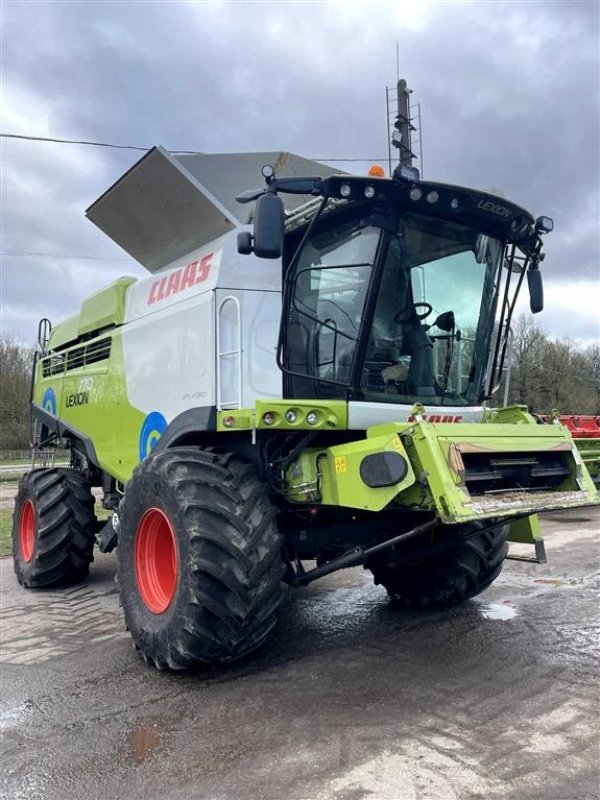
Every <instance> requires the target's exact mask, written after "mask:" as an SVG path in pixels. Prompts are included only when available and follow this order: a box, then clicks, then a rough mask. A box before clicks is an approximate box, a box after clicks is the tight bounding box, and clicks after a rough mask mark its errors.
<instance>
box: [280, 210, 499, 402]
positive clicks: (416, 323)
mask: <svg viewBox="0 0 600 800" xmlns="http://www.w3.org/2000/svg"><path fill="white" fill-rule="evenodd" d="M376 222H377V220H376V218H374V217H373V215H369V214H368V213H367V214H365V213H364V210H362V212H361V211H360V210H359V213H356V212H355V213H354V214H350V215H349V216H348V218H346V219H342V220H338V221H336V222H335V223H333V220H331V221H329V223H328V224H327V223H326V224H324V225H323V226H322V228H321V229H320V230H319V229H318V228H317V229H316V230H315V232H314V233H313V234H312V235H311V236H309V237H308V238H307V240H306V241H305V243H304V245H303V247H302V249H301V252H300V255H299V258H297V259H296V263H295V265H293V267H292V269H291V271H290V273H288V281H289V286H290V291H289V292H288V294H287V304H286V306H287V307H286V309H285V312H286V315H285V320H286V322H285V325H284V328H283V343H284V359H283V361H284V364H285V366H286V368H287V370H289V373H288V381H287V384H288V385H287V387H286V390H287V391H286V393H287V394H288V396H290V397H304V396H306V397H315V396H317V397H323V396H325V397H346V396H347V395H348V393H349V392H351V394H352V397H353V398H354V399H362V400H371V401H379V402H390V403H403V402H414V399H415V398H419V399H422V400H423V402H425V401H426V402H427V403H428V404H429V405H441V404H442V403H444V402H446V403H447V404H450V405H462V404H465V405H472V404H475V403H476V402H478V399H479V398H478V396H477V395H478V391H477V387H478V386H479V385H480V384H481V381H482V378H483V374H484V371H485V368H486V364H487V353H488V351H489V345H490V338H491V335H492V332H493V320H494V310H495V301H496V297H497V292H496V288H497V283H498V273H499V269H500V264H501V256H502V249H503V248H502V245H501V243H500V242H499V241H498V240H497V239H493V238H490V237H487V236H483V235H481V234H479V233H477V232H476V231H473V230H471V229H469V228H466V227H464V226H461V225H457V224H454V223H450V222H445V221H442V220H435V219H431V218H426V217H421V216H419V215H416V214H403V215H399V216H397V217H395V218H391V219H387V220H386V222H385V225H384V227H381V226H378V225H376V224H375V223H376ZM475 343H477V346H475Z"/></svg>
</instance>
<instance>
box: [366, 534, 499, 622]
mask: <svg viewBox="0 0 600 800" xmlns="http://www.w3.org/2000/svg"><path fill="white" fill-rule="evenodd" d="M508 530H509V526H508V525H500V526H498V527H497V528H492V529H490V530H486V531H484V532H482V533H473V529H472V527H471V526H469V527H467V526H465V528H464V530H463V531H462V532H461V531H456V529H455V530H454V531H453V533H454V534H455V538H454V540H453V542H452V543H451V544H450V545H449V546H448V547H447V548H446V549H444V550H442V551H441V552H439V551H436V552H435V553H433V554H432V555H430V556H428V555H427V554H426V553H425V554H423V553H420V554H419V556H418V557H417V558H415V559H414V560H411V559H410V558H408V559H407V557H406V556H404V557H402V558H400V554H399V553H397V552H396V551H395V549H394V548H393V547H391V548H389V549H388V550H383V551H382V552H381V553H379V554H378V555H377V556H376V557H375V558H374V559H372V560H371V562H370V563H369V564H368V565H367V566H368V568H369V569H370V570H371V572H372V573H373V580H374V582H375V583H376V584H381V585H382V586H384V587H385V588H386V589H387V591H388V594H389V595H390V597H391V599H392V600H393V601H394V602H395V603H397V604H398V605H404V606H408V607H416V608H419V607H420V608H426V607H428V606H438V607H439V606H447V605H455V604H457V603H463V602H464V601H465V600H469V599H470V598H471V597H475V596H476V595H478V594H480V593H481V592H483V591H485V589H487V588H488V586H490V584H491V583H492V582H493V581H494V580H496V578H497V577H498V575H499V574H500V572H501V570H502V565H503V562H504V559H505V558H506V555H507V553H508V545H507V543H506V537H507V536H508ZM436 534H437V535H436ZM436 534H434V536H435V539H437V543H439V542H440V540H441V541H443V536H444V535H452V534H450V531H448V532H447V534H445V533H444V528H443V527H442V526H440V528H438V529H437V530H436Z"/></svg>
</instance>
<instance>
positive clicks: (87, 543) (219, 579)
mask: <svg viewBox="0 0 600 800" xmlns="http://www.w3.org/2000/svg"><path fill="white" fill-rule="evenodd" d="M263 165H268V167H267V168H265V169H264V170H263V176H264V181H263V185H262V186H261V188H259V189H256V190H251V189H250V187H252V186H255V185H256V184H257V182H258V181H259V178H260V173H261V168H262V167H263ZM236 196H237V197H238V198H239V201H238V200H236ZM87 215H88V217H89V219H90V220H91V221H92V222H93V223H94V224H96V225H97V226H98V227H99V228H100V229H101V230H103V231H104V232H105V233H106V234H107V235H108V236H110V238H111V239H113V240H114V241H115V242H117V243H118V244H119V245H120V246H121V247H122V248H124V250H126V251H127V252H128V253H129V254H130V255H131V256H132V257H133V258H135V259H136V260H137V261H139V262H140V263H141V264H143V266H144V267H146V269H147V270H148V273H149V274H148V276H147V277H146V278H144V279H141V280H135V279H133V278H120V279H119V280H117V281H114V282H113V283H112V284H110V285H109V286H107V287H106V288H104V289H102V290H100V291H99V292H96V293H95V294H94V295H92V296H91V297H88V298H86V299H85V300H84V301H83V303H82V305H81V308H80V310H79V312H78V313H77V314H75V315H74V316H73V317H71V318H69V319H68V320H66V321H64V322H62V323H59V324H57V325H56V326H55V327H53V328H52V329H50V326H49V325H48V324H47V323H44V324H43V325H42V326H41V328H40V337H39V338H40V346H39V352H38V354H37V356H36V363H35V376H34V382H33V390H32V405H31V408H32V427H33V430H32V438H33V443H34V449H35V453H36V454H38V456H40V457H41V458H42V459H44V461H43V463H45V464H46V466H43V467H41V468H37V469H33V470H32V471H31V472H30V473H29V474H28V475H26V476H25V477H24V478H23V480H22V481H21V484H20V487H19V492H18V496H17V501H16V508H15V516H14V529H13V540H14V560H15V570H16V573H17V577H18V579H19V581H20V582H21V583H22V584H23V585H24V586H26V587H31V588H35V587H48V586H54V585H65V584H70V583H74V582H76V581H79V580H82V579H83V578H84V577H85V576H86V575H87V573H88V569H89V564H90V562H91V561H92V559H93V549H94V546H95V545H96V544H98V546H99V547H100V549H101V550H102V551H109V550H112V549H114V548H115V547H116V549H117V556H118V581H119V585H120V592H121V601H122V605H123V609H124V613H125V619H126V622H127V626H128V628H129V630H130V632H131V635H132V637H133V640H134V643H135V645H136V647H137V648H138V649H139V650H140V651H141V653H142V655H143V656H144V658H145V659H146V660H147V661H149V662H151V663H153V664H154V665H156V666H157V667H159V668H171V669H183V668H186V667H189V666H192V665H194V664H198V663H205V664H206V663H218V662H224V661H228V660H231V659H234V658H238V657H240V656H242V655H244V654H246V653H249V652H250V651H252V650H254V649H255V648H257V647H258V646H260V645H261V644H262V643H263V642H264V641H265V639H266V638H267V636H268V634H269V632H270V631H271V630H272V628H273V626H274V625H275V623H276V619H277V613H278V609H279V606H280V603H281V600H282V596H283V587H284V586H285V584H288V585H290V586H294V587H302V586H305V585H307V584H308V583H310V582H311V581H313V580H315V579H317V578H319V577H321V576H323V575H327V574H328V573H331V572H333V571H335V570H338V569H341V568H344V567H350V566H357V565H362V566H363V567H365V568H366V569H368V570H370V571H371V573H372V574H373V578H374V581H375V583H377V584H381V585H382V586H383V587H384V588H385V589H386V590H387V591H388V593H389V595H390V596H391V597H392V598H393V599H394V601H395V602H396V603H399V604H401V605H405V606H411V607H420V606H430V605H446V604H450V603H459V602H463V601H465V600H467V599H469V598H471V597H473V596H475V595H477V594H479V593H480V592H482V591H483V590H484V589H486V588H487V586H489V585H490V584H491V583H492V581H493V580H494V579H495V578H496V577H497V575H498V574H499V573H500V570H501V568H502V563H503V561H504V559H505V558H506V557H511V556H507V554H508V544H507V542H508V541H518V542H526V543H530V544H531V545H532V558H531V559H530V560H536V561H543V560H545V554H544V546H543V541H542V539H541V537H540V529H539V525H538V522H537V517H536V513H537V512H540V511H551V510H555V509H564V508H574V507H579V506H584V505H589V504H592V503H597V502H598V493H597V490H596V488H595V486H594V483H593V481H592V480H591V478H590V475H589V473H588V470H587V468H586V465H585V463H584V461H583V460H582V457H581V455H580V453H579V452H578V450H577V448H576V447H575V446H574V443H573V439H572V438H571V433H570V432H569V430H568V429H567V428H566V427H564V426H562V425H544V424H538V420H537V419H536V418H535V417H534V416H533V415H531V414H530V413H529V412H528V410H527V409H526V408H524V407H520V406H513V407H510V408H493V407H492V406H491V405H490V401H491V400H492V398H493V397H494V395H495V391H496V388H497V385H498V383H499V380H500V376H501V372H502V368H503V363H504V356H505V351H506V344H507V340H508V336H509V329H510V320H511V317H512V313H513V310H514V306H515V302H516V298H517V295H518V293H519V291H520V289H521V286H522V284H523V283H524V282H527V285H528V289H529V293H530V299H531V307H532V310H533V311H539V310H541V307H542V286H541V274H540V264H541V261H542V259H543V253H542V237H543V235H544V234H545V233H547V232H549V231H550V230H551V228H552V223H551V220H549V219H548V218H547V217H538V218H537V219H536V218H534V217H533V216H532V215H531V214H529V212H527V211H526V210H524V209H523V208H520V207H519V206H517V205H515V204H514V203H512V202H510V201H508V200H505V199H503V198H498V197H496V196H494V195H491V194H486V193H484V192H480V191H477V190H473V189H468V188H464V187H458V186H451V185H447V184H438V183H432V182H427V181H423V180H421V179H420V178H419V175H418V173H417V171H416V170H414V169H413V168H411V167H407V166H399V167H398V168H397V169H396V170H395V172H394V174H393V176H392V177H391V178H384V177H379V176H377V175H369V176H366V177H364V176H356V175H346V174H339V173H334V172H333V171H332V170H330V169H329V168H327V167H325V166H323V165H321V164H317V163H315V162H311V161H308V160H307V159H303V158H300V157H299V156H293V155H290V154H286V153H255V154H230V155H177V154H170V153H168V152H167V151H165V150H163V149H162V148H154V149H153V150H151V151H149V152H148V153H147V154H146V155H145V156H144V157H143V158H142V159H141V160H140V161H139V162H138V163H137V164H135V165H134V166H133V167H132V168H131V169H130V170H129V171H128V172H127V173H125V175H123V177H122V178H121V179H120V180H119V181H117V183H116V184H115V185H114V186H112V187H111V188H110V189H109V190H108V191H107V192H106V193H105V194H104V195H102V196H101V197H100V198H99V199H98V200H97V201H96V202H95V203H94V204H93V205H92V206H91V207H90V208H89V209H88V211H87ZM57 445H62V446H66V447H68V449H69V452H70V465H69V467H68V468H56V467H53V466H47V463H48V458H49V457H50V456H49V454H51V453H52V452H53V449H54V448H56V446H57ZM93 487H97V488H99V489H100V494H101V497H102V504H103V506H104V508H106V509H109V510H110V511H111V512H112V518H111V519H110V520H109V522H107V523H101V522H98V521H97V519H96V515H95V511H94V500H93V496H92V493H91V490H92V488H93Z"/></svg>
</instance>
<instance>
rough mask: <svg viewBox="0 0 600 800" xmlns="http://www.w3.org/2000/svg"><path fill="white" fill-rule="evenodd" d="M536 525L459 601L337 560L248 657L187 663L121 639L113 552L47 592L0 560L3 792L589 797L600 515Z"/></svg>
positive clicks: (253, 799) (587, 512) (170, 796)
mask: <svg viewBox="0 0 600 800" xmlns="http://www.w3.org/2000/svg"><path fill="white" fill-rule="evenodd" d="M542 524H543V530H544V533H545V536H546V545H547V550H548V555H549V563H548V564H547V565H543V566H539V565H531V564H524V563H519V562H514V561H511V562H507V563H506V565H505V568H504V571H503V573H502V575H501V576H500V578H499V579H498V580H497V581H496V582H495V583H494V585H493V586H492V587H491V589H489V590H488V591H487V592H486V593H485V594H483V595H481V596H480V598H478V599H477V600H473V601H470V602H468V603H466V604H464V605H463V606H460V607H457V608H453V609H448V610H442V611H429V612H426V613H423V612H420V613H411V612H406V611H400V610H395V609H394V608H392V607H390V605H389V603H388V601H387V597H386V594H385V592H384V591H383V590H382V589H380V588H379V587H375V586H373V585H372V583H371V579H370V575H369V573H367V572H365V571H363V570H361V569H353V570H347V571H344V572H341V573H337V574H336V575H333V576H329V577H328V578H325V579H323V580H322V581H321V582H320V583H319V582H317V583H316V584H313V585H312V586H311V587H309V588H308V589H302V590H296V591H295V592H294V593H293V594H292V596H291V598H290V600H289V602H288V603H287V605H286V607H285V608H284V610H283V613H282V617H281V622H280V624H279V627H278V629H277V630H276V632H275V633H274V635H273V636H272V638H271V639H270V640H269V642H268V643H267V645H266V646H265V647H264V648H263V649H262V650H261V651H260V652H258V653H256V654H255V655H254V656H252V657H250V658H248V659H247V660H246V661H244V662H240V663H237V664H235V665H233V666H230V667H228V668H226V669H219V670H209V671H196V672H192V673H186V674H173V673H168V672H166V673H165V672H162V673H161V672H157V671H155V670H154V669H151V668H149V667H147V666H146V665H145V664H144V663H143V661H142V660H141V658H140V657H139V656H138V654H137V653H136V652H134V650H133V649H132V647H131V643H130V640H129V638H128V635H127V634H126V633H125V632H124V630H123V622H122V617H121V612H120V609H119V607H118V596H117V593H116V587H115V584H114V573H115V558H114V556H112V555H111V556H97V558H96V561H95V563H94V564H93V565H92V571H91V574H90V578H89V580H88V581H87V582H86V583H85V584H84V585H82V586H79V587H74V588H72V589H69V590H63V591H51V592H50V591H44V592H41V591H38V592H33V591H26V590H24V589H22V588H21V587H19V586H18V585H17V583H16V580H15V578H14V575H13V573H12V563H11V560H10V559H1V560H0V579H1V586H0V588H1V593H0V597H1V603H2V627H1V632H2V640H1V650H0V665H1V701H2V702H1V713H0V732H1V734H2V743H1V748H2V749H1V755H2V758H1V768H2V773H1V782H0V796H1V797H3V798H10V800H25V799H26V798H27V800H29V798H44V800H70V799H71V798H87V799H88V800H113V798H114V800H117V798H128V800H129V799H131V800H133V799H134V798H147V799H148V800H155V799H156V800H159V799H160V800H180V799H181V800H183V799H184V798H185V799H187V798H201V799H202V800H238V798H240V799H242V798H243V800H284V799H285V800H288V799H289V800H363V799H364V800H366V799H367V798H369V800H483V799H484V798H485V800H496V798H514V800H538V799H539V800H542V799H543V800H596V798H598V797H599V796H600V791H599V786H600V766H599V765H600V737H599V735H598V731H599V729H600V725H599V723H600V706H599V700H600V692H599V689H598V685H599V668H598V665H599V661H600V659H599V658H598V655H599V652H598V651H599V650H600V637H599V628H600V605H599V602H598V600H599V583H600V581H599V572H600V551H599V547H598V540H599V530H600V512H599V511H598V510H597V509H580V510H577V511H573V512H569V513H560V514H556V515H553V516H551V517H546V518H545V519H544V520H543V523H542ZM518 552H522V551H521V550H520V551H518Z"/></svg>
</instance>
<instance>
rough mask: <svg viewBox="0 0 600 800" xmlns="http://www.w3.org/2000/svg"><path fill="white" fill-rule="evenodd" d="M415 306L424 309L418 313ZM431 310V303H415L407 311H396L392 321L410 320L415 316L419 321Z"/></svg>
mask: <svg viewBox="0 0 600 800" xmlns="http://www.w3.org/2000/svg"><path fill="white" fill-rule="evenodd" d="M417 308H422V309H424V310H423V311H421V312H420V313H418V312H417ZM432 311H433V306H432V305H431V303H415V304H414V306H413V307H412V308H411V309H409V310H408V311H398V313H397V314H396V315H395V316H394V322H397V323H402V322H410V320H411V319H415V318H416V319H418V320H419V322H420V321H421V320H422V319H425V317H428V316H429V315H430V314H431V312H432Z"/></svg>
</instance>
